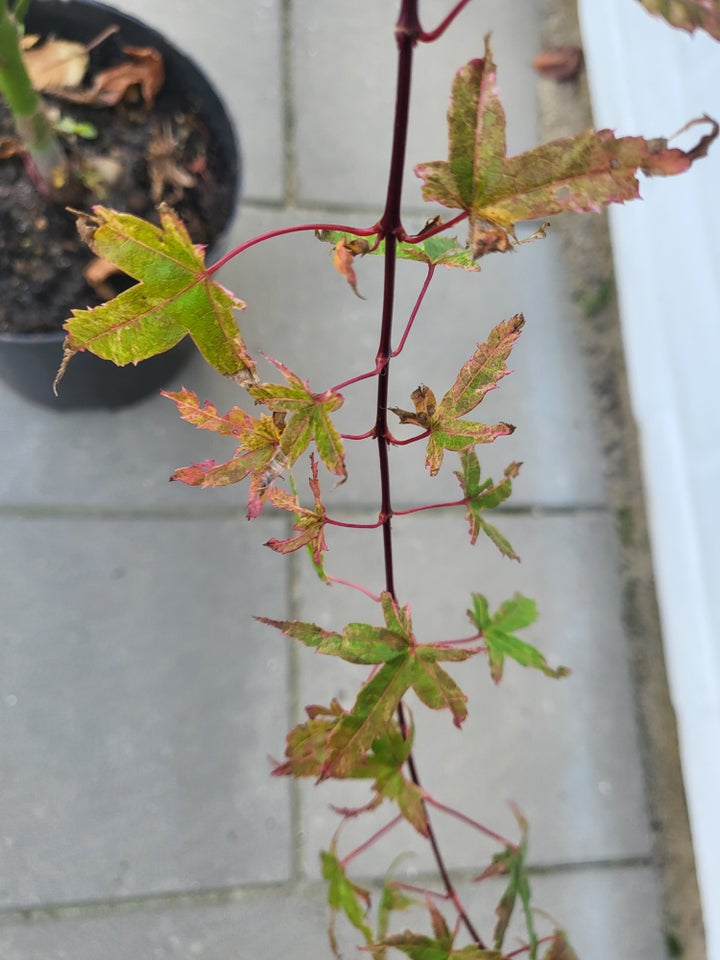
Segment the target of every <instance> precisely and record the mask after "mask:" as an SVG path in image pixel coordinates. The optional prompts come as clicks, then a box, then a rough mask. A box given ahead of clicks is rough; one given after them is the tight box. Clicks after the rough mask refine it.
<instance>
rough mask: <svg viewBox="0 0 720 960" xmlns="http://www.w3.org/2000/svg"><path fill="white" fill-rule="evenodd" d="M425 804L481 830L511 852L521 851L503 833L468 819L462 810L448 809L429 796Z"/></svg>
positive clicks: (470, 818)
mask: <svg viewBox="0 0 720 960" xmlns="http://www.w3.org/2000/svg"><path fill="white" fill-rule="evenodd" d="M425 802H426V803H429V804H430V806H431V807H435V809H436V810H442V812H443V813H447V815H448V816H450V817H455V819H456V820H460V822H461V823H465V824H467V826H469V827H472V828H473V829H475V830H479V831H480V833H484V834H485V836H486V837H490V839H491V840H496V841H497V842H498V843H501V844H502V845H503V846H504V847H508V848H509V849H510V850H518V849H519V847H518V845H517V844H516V843H513V842H512V840H508V839H507V837H503V835H502V834H501V833H496V832H495V831H494V830H491V829H490V827H486V826H485V825H484V824H482V823H480V822H479V821H478V820H473V818H472V817H468V816H467V814H465V813H461V812H460V810H455V809H454V808H453V807H448V806H446V805H445V804H444V803H440V801H439V800H436V799H435V798H434V797H431V796H428V794H425Z"/></svg>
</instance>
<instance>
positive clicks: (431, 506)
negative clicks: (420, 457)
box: [395, 434, 467, 517]
mask: <svg viewBox="0 0 720 960" xmlns="http://www.w3.org/2000/svg"><path fill="white" fill-rule="evenodd" d="M425 436H426V434H425ZM413 439H416V438H414V437H413ZM405 442H406V443H407V442H408V441H405ZM466 506H467V500H448V501H447V503H426V504H424V505H423V506H422V507H408V509H407V510H396V511H395V516H396V517H405V516H407V515H408V514H409V513H420V511H421V510H444V509H445V508H446V507H466Z"/></svg>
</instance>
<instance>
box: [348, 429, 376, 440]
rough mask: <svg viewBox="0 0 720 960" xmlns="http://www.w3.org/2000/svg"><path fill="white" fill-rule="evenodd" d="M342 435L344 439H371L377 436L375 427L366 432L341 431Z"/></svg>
mask: <svg viewBox="0 0 720 960" xmlns="http://www.w3.org/2000/svg"><path fill="white" fill-rule="evenodd" d="M340 436H341V437H342V439H343V440H369V439H370V438H371V437H374V436H375V427H373V428H372V429H371V430H367V431H366V432H365V433H341V434H340Z"/></svg>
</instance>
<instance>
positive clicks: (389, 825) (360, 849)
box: [340, 813, 403, 870]
mask: <svg viewBox="0 0 720 960" xmlns="http://www.w3.org/2000/svg"><path fill="white" fill-rule="evenodd" d="M402 819H403V815H402V814H401V813H399V814H398V815H397V816H396V817H393V819H392V820H390V822H389V823H386V824H385V826H384V827H380V829H379V830H377V831H376V832H375V833H374V834H373V835H372V836H371V837H369V838H368V839H367V840H366V841H365V842H364V843H361V844H360V846H359V847H355V849H354V850H351V851H350V853H349V854H348V855H347V856H346V857H343V858H342V860H341V861H340V866H341V867H342V868H343V870H344V869H345V868H346V867H347V865H348V864H349V863H350V861H351V860H354V859H355V857H357V856H358V855H359V854H361V853H363V852H364V851H365V850H367V849H369V848H370V847H371V846H372V845H373V844H374V843H375V842H376V841H378V840H379V839H380V837H382V836H384V835H385V834H386V833H389V832H390V830H392V829H393V827H396V826H397V825H398V824H399V823H400V822H401V821H402Z"/></svg>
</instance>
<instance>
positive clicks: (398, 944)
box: [373, 930, 503, 960]
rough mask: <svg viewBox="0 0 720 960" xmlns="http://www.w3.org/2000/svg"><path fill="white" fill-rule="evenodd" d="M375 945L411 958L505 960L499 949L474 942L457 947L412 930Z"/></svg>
mask: <svg viewBox="0 0 720 960" xmlns="http://www.w3.org/2000/svg"><path fill="white" fill-rule="evenodd" d="M375 946H383V947H394V948H395V949H396V950H400V952H401V953H404V954H405V955H406V956H408V957H410V960H503V958H502V953H501V952H500V951H499V950H485V949H482V948H481V947H476V946H473V945H472V944H471V945H469V946H466V947H458V948H455V947H453V945H452V943H450V944H447V943H445V942H444V940H442V941H440V940H438V939H437V938H436V937H426V936H423V935H422V934H420V933H412V932H411V931H410V930H406V931H405V932H404V933H397V934H394V935H393V936H390V937H385V939H384V940H381V941H380V943H379V944H373V947H375Z"/></svg>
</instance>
